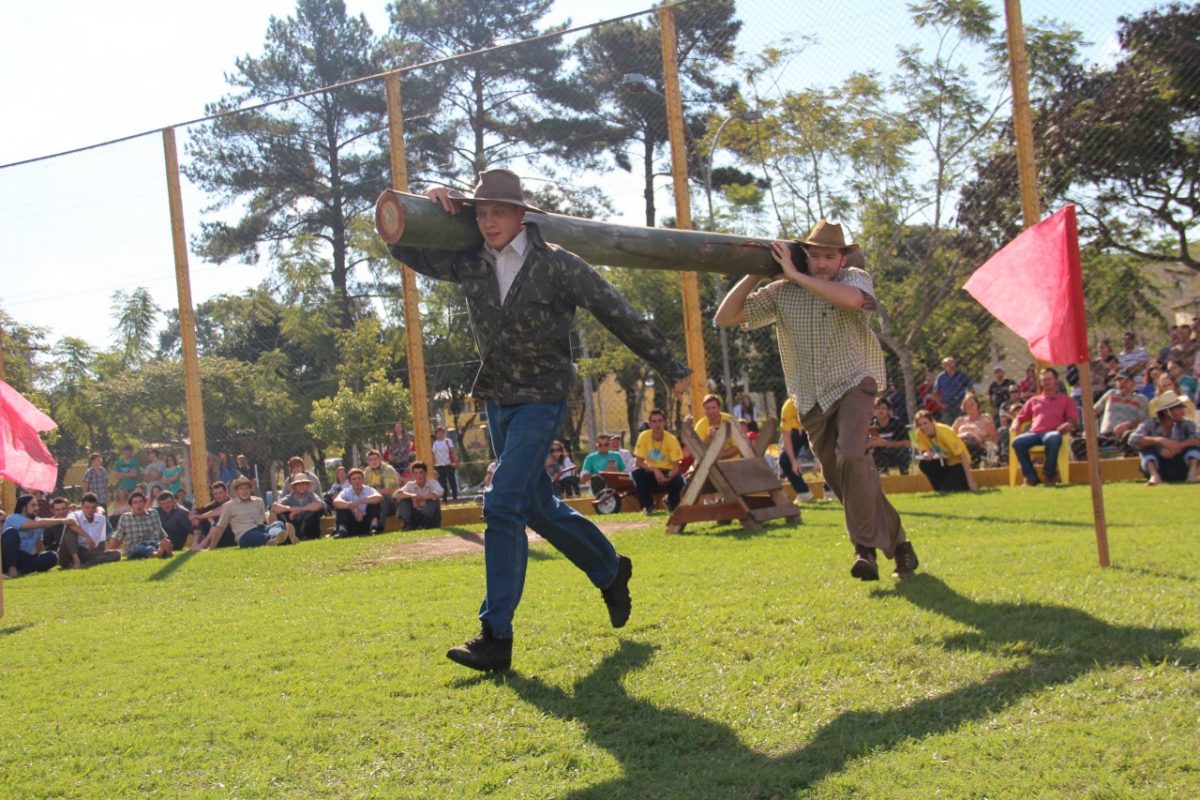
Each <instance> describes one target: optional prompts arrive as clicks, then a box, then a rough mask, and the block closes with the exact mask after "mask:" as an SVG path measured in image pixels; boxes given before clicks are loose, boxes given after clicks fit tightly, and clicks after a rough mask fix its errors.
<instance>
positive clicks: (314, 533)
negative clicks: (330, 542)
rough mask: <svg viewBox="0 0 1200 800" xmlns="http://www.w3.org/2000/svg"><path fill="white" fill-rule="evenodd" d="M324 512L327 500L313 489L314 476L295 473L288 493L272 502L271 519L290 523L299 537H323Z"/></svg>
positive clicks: (289, 484)
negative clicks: (322, 520) (322, 521)
mask: <svg viewBox="0 0 1200 800" xmlns="http://www.w3.org/2000/svg"><path fill="white" fill-rule="evenodd" d="M324 513H325V501H324V500H322V499H321V496H320V495H319V494H317V493H316V492H315V491H314V490H313V481H312V478H311V477H309V476H308V475H307V474H305V473H303V472H300V473H297V474H293V475H292V479H291V481H290V482H289V483H288V493H287V494H285V495H284V496H283V497H281V498H279V499H278V500H276V501H275V502H274V503H272V504H271V521H272V522H275V521H276V520H282V521H283V522H286V523H288V524H290V525H291V526H292V529H293V530H295V531H296V536H297V538H299V539H306V540H312V539H320V538H321V515H322V514H324Z"/></svg>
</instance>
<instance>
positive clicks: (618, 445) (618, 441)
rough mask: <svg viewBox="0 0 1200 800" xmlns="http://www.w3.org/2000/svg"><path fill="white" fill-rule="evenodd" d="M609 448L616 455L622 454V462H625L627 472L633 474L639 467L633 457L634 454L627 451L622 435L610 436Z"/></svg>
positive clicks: (612, 434) (613, 434) (614, 434)
mask: <svg viewBox="0 0 1200 800" xmlns="http://www.w3.org/2000/svg"><path fill="white" fill-rule="evenodd" d="M609 446H610V447H611V448H612V451H613V452H614V453H620V454H621V460H622V461H624V462H625V471H626V472H633V469H634V467H636V466H637V459H636V458H634V457H633V453H631V452H629V451H628V450H626V449H625V441H624V435H623V434H620V433H611V434H609Z"/></svg>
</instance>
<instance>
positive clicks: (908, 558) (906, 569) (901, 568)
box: [892, 542, 920, 579]
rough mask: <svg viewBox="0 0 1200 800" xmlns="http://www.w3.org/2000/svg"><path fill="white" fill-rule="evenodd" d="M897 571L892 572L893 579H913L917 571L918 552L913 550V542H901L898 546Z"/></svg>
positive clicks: (896, 554)
mask: <svg viewBox="0 0 1200 800" xmlns="http://www.w3.org/2000/svg"><path fill="white" fill-rule="evenodd" d="M895 556H896V569H895V570H893V571H892V577H893V578H900V579H904V578H911V577H912V575H913V573H914V572H916V571H917V564H919V563H920V562H919V561H918V560H917V551H916V550H914V549H913V546H912V542H901V543H900V544H898V545H896V553H895Z"/></svg>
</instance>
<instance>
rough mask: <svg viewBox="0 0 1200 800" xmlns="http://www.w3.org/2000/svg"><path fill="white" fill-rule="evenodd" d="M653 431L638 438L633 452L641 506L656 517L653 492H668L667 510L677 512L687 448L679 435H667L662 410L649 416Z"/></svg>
mask: <svg viewBox="0 0 1200 800" xmlns="http://www.w3.org/2000/svg"><path fill="white" fill-rule="evenodd" d="M649 424H650V428H649V429H648V430H645V431H642V433H641V434H639V435H638V440H637V444H636V445H634V448H633V457H634V459H636V463H637V466H636V467H635V468H634V470H633V472H631V473H630V477H631V478H633V483H634V485H635V486H636V487H637V496H638V502H639V503H640V504H641V506H642V513H643V514H646V515H650V514H653V513H654V498H653V492H654V490H655V489H658V488H662V489H665V490H666V492H667V510H668V511H674V510H675V506H677V505H679V496H680V495H681V494H682V493H683V486H684V481H683V472H682V465H681V462H682V461H683V448H682V447H680V445H679V440H678V439H676V438H675V435H674V434H672V433H670V432H669V431H667V429H666V428H667V415H666V414H664V413H663V412H662V409H658V408H656V409H654V410H652V411H651V412H650V416H649Z"/></svg>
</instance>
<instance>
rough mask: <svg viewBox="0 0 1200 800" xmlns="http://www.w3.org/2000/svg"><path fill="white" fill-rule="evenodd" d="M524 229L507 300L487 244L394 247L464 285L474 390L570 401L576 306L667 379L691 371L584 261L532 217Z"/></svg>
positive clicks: (516, 399)
mask: <svg viewBox="0 0 1200 800" xmlns="http://www.w3.org/2000/svg"><path fill="white" fill-rule="evenodd" d="M525 232H526V237H527V238H528V242H529V243H528V246H527V249H526V251H525V262H524V264H522V266H521V271H520V272H519V273H518V274H517V277H516V279H515V280H514V281H513V284H512V286H511V287H510V288H509V290H508V295H507V296H506V297H505V299H504V302H503V303H501V302H500V286H499V283H498V282H497V280H496V272H495V258H494V257H493V256H492V254H491V253H490V252H488V250H487V248H480V249H479V250H476V251H466V252H452V251H448V250H431V249H425V248H415V247H403V246H401V245H392V246H391V247H390V250H391V252H392V255H393V256H394V257H395V258H396V259H397V260H398V261H402V262H404V263H405V264H407V265H408V266H409V267H411V268H412V269H414V270H416V271H417V272H419V273H421V274H422V275H427V276H429V277H430V278H437V279H439V280H446V281H454V282H455V283H458V284H460V285H461V286H462V289H463V294H464V295H466V300H467V310H468V312H469V314H470V316H471V327H472V328H473V330H474V333H475V345H476V347H477V348H478V349H479V359H480V362H481V363H480V366H479V373H478V374H477V375H476V376H475V385H474V388H473V389H472V394H473V395H474V396H476V397H479V398H487V399H490V400H493V401H495V402H497V403H499V404H501V405H509V404H513V403H557V402H562V401H564V400H566V399H567V396H568V394H569V393H570V390H571V386H572V385H573V384H574V382H575V366H574V364H573V363H572V362H571V338H570V332H571V323H572V321H573V320H574V318H575V309H576V308H577V307H579V306H582V307H584V308H586V309H587V310H588V311H590V312H591V313H592V314H593V315H594V316H595V317H596V319H597V320H598V321H599V322H600V323H601V324H602V325H604V327H606V328H608V330H610V331H612V333H613V335H615V336H616V337H617V338H618V339H620V340H621V342H623V343H624V344H625V345H626V346H627V347H628V348H629V349H630V350H632V351H633V352H634V353H635V354H636V355H638V356H639V357H640V358H642V359H644V360H645V361H647V362H649V363H650V365H651V366H652V367H654V369H655V370H657V371H658V372H659V374H661V375H662V376H663V377H664V378H665V379H666V380H667V382H668V383H670V384H674V383H675V382H676V381H678V380H679V379H680V378H682V377H685V376H687V375H690V374H691V370H690V369H688V367H687V365H685V364H684V363H683V362H681V361H679V360H677V359H676V358H675V356H674V354H673V352H672V350H671V346H670V345H669V344H668V343H667V340H666V338H665V337H664V336H663V335H662V334H661V333H660V332H659V331H658V329H656V328H655V327H654V326H653V325H651V324H650V323H649V322H648V321H647V320H646V319H644V318H643V317H642V315H641V314H640V313H638V312H637V311H636V310H634V308H633V307H632V306H631V305H629V303H628V302H627V301H626V300H625V298H623V297H622V296H621V295H620V294H619V293H618V292H617V290H616V289H614V288H613V287H612V285H611V284H610V283H609V282H608V281H606V280H604V278H603V277H601V276H600V274H599V273H597V272H596V271H595V270H594V269H592V267H591V266H590V265H589V264H588V263H587V262H586V261H584V260H583V259H581V258H579V256H576V255H575V254H573V253H569V252H567V251H566V250H563V249H562V248H561V247H558V246H557V245H552V244H547V243H546V241H545V240H544V239H542V236H541V233H540V232H539V231H538V229H537V225H536V224H535V223H533V222H529V221H526V223H525Z"/></svg>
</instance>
